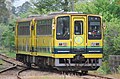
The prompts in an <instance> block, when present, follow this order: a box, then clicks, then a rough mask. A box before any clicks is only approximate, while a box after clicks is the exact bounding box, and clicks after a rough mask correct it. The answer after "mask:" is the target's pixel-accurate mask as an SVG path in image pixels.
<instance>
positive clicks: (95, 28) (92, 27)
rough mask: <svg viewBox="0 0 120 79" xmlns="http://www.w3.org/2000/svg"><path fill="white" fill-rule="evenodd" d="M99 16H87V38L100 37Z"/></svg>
mask: <svg viewBox="0 0 120 79" xmlns="http://www.w3.org/2000/svg"><path fill="white" fill-rule="evenodd" d="M101 37H102V35H101V18H100V17H96V16H89V17H88V39H101Z"/></svg>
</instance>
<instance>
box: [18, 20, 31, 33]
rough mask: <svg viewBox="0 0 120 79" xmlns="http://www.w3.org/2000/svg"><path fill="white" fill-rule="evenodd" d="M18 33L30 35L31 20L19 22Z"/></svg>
mask: <svg viewBox="0 0 120 79" xmlns="http://www.w3.org/2000/svg"><path fill="white" fill-rule="evenodd" d="M18 35H30V22H19V23H18Z"/></svg>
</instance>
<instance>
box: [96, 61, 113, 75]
mask: <svg viewBox="0 0 120 79" xmlns="http://www.w3.org/2000/svg"><path fill="white" fill-rule="evenodd" d="M97 71H98V72H99V73H100V74H110V73H111V72H110V67H109V64H108V62H107V61H105V62H103V63H102V66H100V68H99V69H98V70H97Z"/></svg>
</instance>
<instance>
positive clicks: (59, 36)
mask: <svg viewBox="0 0 120 79" xmlns="http://www.w3.org/2000/svg"><path fill="white" fill-rule="evenodd" d="M65 17H66V18H67V20H66V22H64V21H65V20H61V26H62V27H61V26H60V21H58V20H59V18H61V19H62V18H64V19H65ZM56 21H57V22H56V39H57V40H69V39H70V16H59V17H57V19H56ZM67 21H68V23H67ZM58 22H59V23H58ZM64 26H65V27H64ZM65 28H66V29H65ZM60 29H61V30H62V31H60ZM60 32H62V33H60Z"/></svg>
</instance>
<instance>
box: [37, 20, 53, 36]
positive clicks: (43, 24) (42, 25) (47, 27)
mask: <svg viewBox="0 0 120 79" xmlns="http://www.w3.org/2000/svg"><path fill="white" fill-rule="evenodd" d="M36 29H37V31H36V32H37V35H52V19H49V20H38V21H37V28H36Z"/></svg>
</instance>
